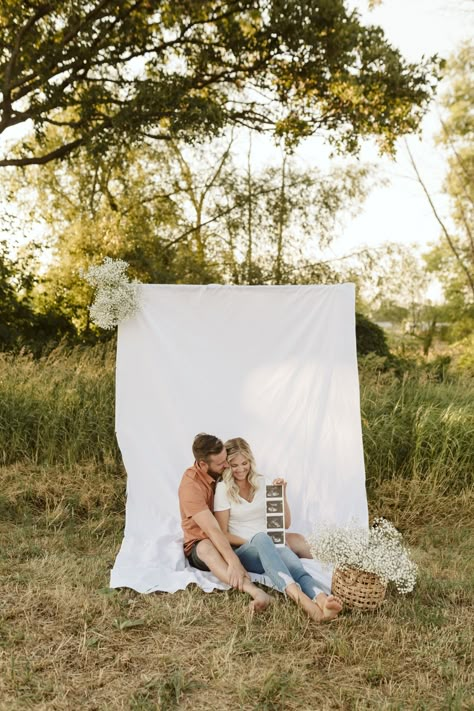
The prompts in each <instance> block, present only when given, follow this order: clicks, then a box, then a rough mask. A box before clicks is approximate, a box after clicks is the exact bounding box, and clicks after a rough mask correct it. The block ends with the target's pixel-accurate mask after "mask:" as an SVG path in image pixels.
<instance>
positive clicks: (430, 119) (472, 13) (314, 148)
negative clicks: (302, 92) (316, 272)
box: [9, 0, 474, 300]
mask: <svg viewBox="0 0 474 711" xmlns="http://www.w3.org/2000/svg"><path fill="white" fill-rule="evenodd" d="M348 5H349V6H350V7H352V8H355V9H357V10H358V11H359V12H360V14H361V16H362V19H363V21H364V22H366V23H368V24H376V25H380V26H381V27H382V28H383V29H384V32H385V34H386V36H387V39H388V40H389V41H390V42H391V44H393V45H394V46H395V47H397V48H398V49H399V50H400V51H401V53H402V55H403V56H404V58H405V59H406V60H408V61H415V62H416V61H418V60H420V59H421V58H422V56H423V55H425V56H430V55H432V54H439V55H441V56H442V57H448V56H449V55H450V54H452V53H453V52H455V51H456V49H457V48H458V47H459V45H460V44H461V42H462V41H464V40H467V39H472V38H473V37H474V0H383V2H382V3H381V4H380V5H378V6H377V7H376V8H374V9H373V10H369V8H368V1H367V0H348ZM438 130H439V123H438V119H437V110H436V107H435V106H433V107H432V108H431V110H430V111H429V112H428V114H427V115H426V116H425V118H424V120H423V126H422V136H421V138H420V137H417V136H410V137H409V138H408V142H409V145H410V149H411V151H412V152H413V154H414V156H415V159H416V161H417V164H418V167H419V170H420V171H421V174H422V176H423V177H424V179H425V180H426V182H427V185H428V187H429V189H430V192H431V193H432V195H433V196H434V197H435V199H436V202H437V205H438V206H439V207H440V208H441V211H443V210H444V213H445V214H447V203H446V199H445V198H444V196H443V195H442V192H441V186H442V182H443V177H444V174H445V161H444V157H443V155H442V152H441V150H440V149H439V147H436V146H435V144H434V135H435V133H436V132H437V131H438ZM9 138H10V136H9ZM244 140H245V139H244ZM242 148H243V151H244V153H245V154H246V153H247V149H246V147H244V146H242ZM252 154H253V157H254V158H255V159H256V161H257V163H260V164H264V163H268V162H273V161H276V160H278V159H279V158H280V155H281V154H280V152H279V150H278V149H276V148H275V147H274V144H273V142H272V141H271V139H270V138H266V137H263V136H254V137H253V139H252ZM296 156H297V159H299V160H300V161H301V162H302V163H305V164H306V165H307V166H308V167H311V166H314V165H317V166H321V167H323V166H324V167H328V166H329V165H330V161H329V158H328V149H327V148H326V147H325V146H324V145H323V144H322V142H321V141H320V140H319V139H316V138H311V139H307V140H306V141H304V142H303V143H302V144H301V145H300V147H299V148H298V149H297V152H296ZM360 160H361V161H362V162H364V161H367V162H370V163H375V164H376V166H377V170H378V175H380V177H381V178H383V179H385V181H386V184H385V185H384V186H380V187H377V188H375V189H373V190H372V191H371V193H370V195H369V197H368V198H367V200H366V202H365V203H364V205H363V206H362V209H361V211H360V214H359V215H358V216H356V217H355V218H351V219H348V220H347V221H346V224H345V227H344V228H343V230H342V231H340V232H339V233H338V237H337V239H335V240H334V242H333V243H332V245H331V248H330V249H329V250H327V251H326V252H325V253H324V255H323V256H324V257H326V258H332V257H340V256H342V255H344V254H348V253H351V252H354V251H356V250H358V249H360V248H361V247H364V246H368V247H377V246H380V245H381V244H383V243H385V242H398V243H402V244H407V245H412V244H414V243H416V244H417V245H419V250H420V252H422V251H426V249H427V248H428V245H429V244H430V243H431V242H433V241H437V239H438V237H439V234H440V230H439V225H438V223H437V222H436V220H435V218H434V215H433V213H432V211H431V208H430V206H429V204H428V202H427V200H426V197H425V195H424V194H423V192H422V189H421V186H420V185H419V183H418V182H417V180H416V178H415V176H414V173H413V169H412V167H411V166H410V164H409V160H408V155H407V152H406V149H405V147H404V144H403V141H402V140H399V142H398V148H397V157H396V160H391V159H389V158H383V159H381V158H380V157H379V156H378V153H377V150H376V148H375V146H374V145H373V144H371V143H370V142H367V143H366V144H365V145H364V147H363V149H362V151H361V155H360ZM318 256H320V253H319V255H318ZM428 296H429V297H430V298H432V299H434V300H439V299H440V296H441V291H440V287H439V285H437V284H436V283H434V284H433V286H432V287H431V288H430V291H429V293H428Z"/></svg>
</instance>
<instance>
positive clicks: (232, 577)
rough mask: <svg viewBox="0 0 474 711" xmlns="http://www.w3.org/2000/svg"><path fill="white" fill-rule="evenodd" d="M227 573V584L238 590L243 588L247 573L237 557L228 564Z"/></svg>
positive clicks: (247, 576)
mask: <svg viewBox="0 0 474 711" xmlns="http://www.w3.org/2000/svg"><path fill="white" fill-rule="evenodd" d="M227 573H228V575H229V585H230V586H231V587H233V588H237V590H240V592H242V591H243V589H244V580H245V578H248V579H249V580H250V578H249V574H248V573H247V571H246V570H245V568H244V567H243V565H242V563H241V562H240V561H239V559H238V558H237V560H236V561H233V562H232V563H229V564H228V567H227Z"/></svg>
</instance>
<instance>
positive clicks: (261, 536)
mask: <svg viewBox="0 0 474 711" xmlns="http://www.w3.org/2000/svg"><path fill="white" fill-rule="evenodd" d="M250 543H251V545H253V546H255V547H256V548H258V547H259V546H273V545H274V543H273V541H272V539H271V538H270V536H269V535H268V533H264V532H263V531H261V532H260V533H256V534H255V535H254V536H252V538H251V539H250Z"/></svg>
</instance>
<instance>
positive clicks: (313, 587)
mask: <svg viewBox="0 0 474 711" xmlns="http://www.w3.org/2000/svg"><path fill="white" fill-rule="evenodd" d="M277 550H278V553H279V554H280V556H281V559H282V560H283V562H284V563H285V564H286V567H287V568H288V570H289V571H290V573H291V575H292V577H293V578H294V580H295V581H296V582H297V583H298V585H299V586H300V587H301V589H302V590H303V592H304V593H305V594H306V595H307V596H308V597H309V598H310V600H313V601H314V602H316V604H317V605H319V607H320V608H321V610H322V612H323V616H324V619H333V618H334V617H336V616H337V615H338V614H339V612H340V611H341V610H342V604H341V601H340V600H339V599H338V598H336V597H334V595H327V594H326V593H325V592H323V591H322V590H321V588H320V587H319V585H318V582H317V580H315V579H314V578H313V577H312V576H311V575H310V574H309V573H308V572H307V571H306V570H305V568H304V567H303V565H302V563H301V561H300V559H299V558H298V556H297V555H295V553H293V551H292V550H290V549H289V548H287V547H286V546H285V547H281V548H277Z"/></svg>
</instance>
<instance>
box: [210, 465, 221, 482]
mask: <svg viewBox="0 0 474 711" xmlns="http://www.w3.org/2000/svg"><path fill="white" fill-rule="evenodd" d="M207 473H208V474H209V475H210V476H212V478H213V479H214V481H217V480H218V479H220V478H221V476H222V474H221V473H220V472H215V471H213V470H212V469H209V468H208V470H207Z"/></svg>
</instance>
